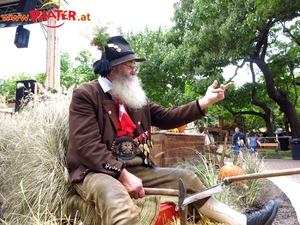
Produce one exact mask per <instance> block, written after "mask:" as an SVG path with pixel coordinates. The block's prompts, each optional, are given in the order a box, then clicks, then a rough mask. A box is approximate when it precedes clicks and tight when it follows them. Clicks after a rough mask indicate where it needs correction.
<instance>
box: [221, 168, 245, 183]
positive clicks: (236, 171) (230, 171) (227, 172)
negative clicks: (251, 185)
mask: <svg viewBox="0 0 300 225" xmlns="http://www.w3.org/2000/svg"><path fill="white" fill-rule="evenodd" d="M242 174H246V172H245V170H243V169H242V168H241V167H239V166H236V165H231V164H229V165H225V166H222V167H221V169H220V171H219V175H218V178H219V179H220V180H223V179H224V178H225V177H233V176H238V175H242ZM244 182H245V181H237V182H234V184H235V185H237V186H239V185H241V184H243V183H244Z"/></svg>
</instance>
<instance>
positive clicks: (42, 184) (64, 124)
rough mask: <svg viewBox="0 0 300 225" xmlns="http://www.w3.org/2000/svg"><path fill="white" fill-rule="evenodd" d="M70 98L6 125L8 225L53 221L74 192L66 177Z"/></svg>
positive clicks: (32, 106)
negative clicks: (71, 192)
mask: <svg viewBox="0 0 300 225" xmlns="http://www.w3.org/2000/svg"><path fill="white" fill-rule="evenodd" d="M69 102H70V95H67V96H66V95H59V94H57V95H53V96H51V97H48V99H47V100H44V101H41V102H30V103H29V104H28V105H27V106H25V107H24V109H22V110H21V111H20V112H19V113H17V114H16V115H15V116H13V118H3V119H2V120H1V121H0V125H1V133H0V138H1V146H0V160H1V180H2V182H1V184H0V193H2V195H3V196H4V197H3V198H4V199H3V212H4V217H5V218H6V221H7V223H8V224H41V223H42V222H43V221H49V220H53V218H55V214H56V213H59V210H60V206H61V204H62V203H63V200H64V199H65V198H66V196H68V195H69V194H70V193H69V191H70V190H71V188H70V183H69V182H68V179H67V178H66V177H64V175H63V174H67V173H66V168H65V162H64V157H65V151H66V146H67V143H68V138H69V131H68V106H69Z"/></svg>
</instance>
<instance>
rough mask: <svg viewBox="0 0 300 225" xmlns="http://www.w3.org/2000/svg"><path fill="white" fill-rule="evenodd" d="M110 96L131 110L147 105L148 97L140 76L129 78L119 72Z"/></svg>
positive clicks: (113, 82)
mask: <svg viewBox="0 0 300 225" xmlns="http://www.w3.org/2000/svg"><path fill="white" fill-rule="evenodd" d="M110 94H111V95H112V96H114V97H116V98H118V99H120V101H121V102H123V103H124V104H125V105H126V106H127V107H128V108H131V109H140V108H142V107H143V106H145V105H147V96H146V94H145V91H144V90H143V88H142V81H141V79H140V78H139V77H138V76H131V75H130V76H128V75H125V74H122V73H121V72H120V71H119V72H118V73H116V75H115V77H114V79H113V81H112V89H111V91H110Z"/></svg>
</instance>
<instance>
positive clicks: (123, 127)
mask: <svg viewBox="0 0 300 225" xmlns="http://www.w3.org/2000/svg"><path fill="white" fill-rule="evenodd" d="M116 115H117V116H116V117H117V118H116V121H117V130H118V133H117V137H121V136H131V137H134V134H133V132H134V130H135V128H136V125H135V124H134V123H133V122H132V120H131V118H130V117H129V116H128V114H127V110H126V107H125V105H124V104H123V103H122V102H120V101H118V105H116Z"/></svg>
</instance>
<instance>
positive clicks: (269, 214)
mask: <svg viewBox="0 0 300 225" xmlns="http://www.w3.org/2000/svg"><path fill="white" fill-rule="evenodd" d="M278 208H279V203H278V201H276V200H270V201H269V202H268V203H267V204H266V205H265V207H264V208H263V209H261V210H259V211H256V212H255V213H254V214H252V215H250V216H248V218H247V225H271V224H272V222H273V221H274V219H275V217H276V214H277V212H278Z"/></svg>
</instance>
